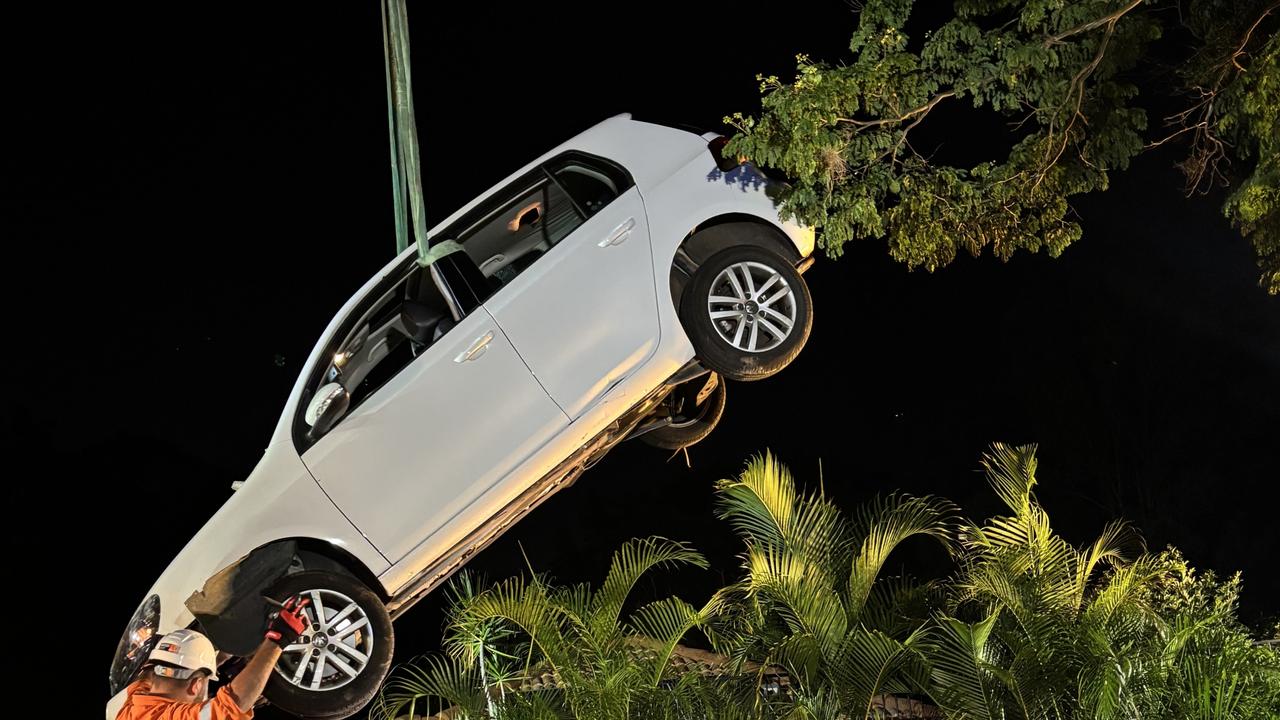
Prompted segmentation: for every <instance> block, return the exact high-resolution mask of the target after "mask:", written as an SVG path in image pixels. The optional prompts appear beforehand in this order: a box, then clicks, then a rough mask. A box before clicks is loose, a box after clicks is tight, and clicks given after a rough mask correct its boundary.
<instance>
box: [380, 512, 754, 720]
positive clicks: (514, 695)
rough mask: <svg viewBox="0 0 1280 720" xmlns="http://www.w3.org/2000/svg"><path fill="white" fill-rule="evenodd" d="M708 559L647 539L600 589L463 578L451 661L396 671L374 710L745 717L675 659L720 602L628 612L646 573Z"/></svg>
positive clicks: (673, 603)
mask: <svg viewBox="0 0 1280 720" xmlns="http://www.w3.org/2000/svg"><path fill="white" fill-rule="evenodd" d="M706 564H707V563H706V560H705V558H703V556H702V555H701V554H699V553H698V552H696V551H695V550H693V549H691V548H690V547H688V546H687V545H685V544H683V543H679V542H673V541H670V540H666V539H663V538H656V537H652V538H647V539H642V540H632V541H630V542H628V543H626V544H624V545H623V546H622V547H621V548H620V549H619V550H618V551H617V552H616V553H615V554H614V557H613V562H612V565H611V567H610V569H609V573H608V575H607V577H606V578H605V581H604V584H603V585H601V586H600V587H599V588H598V589H596V590H592V589H591V587H590V586H589V585H586V584H580V585H571V586H567V587H559V586H555V585H552V584H551V583H550V582H548V581H547V580H546V579H545V578H543V577H539V576H536V575H535V576H533V577H531V578H529V579H525V578H511V579H508V580H504V581H502V582H499V583H497V584H494V585H492V586H490V587H488V588H486V589H483V590H479V591H477V590H475V588H474V586H473V585H472V584H471V583H470V581H469V580H464V581H462V583H461V584H460V586H459V587H460V589H459V590H456V595H455V600H456V604H455V610H454V613H453V615H452V617H451V618H450V622H449V632H448V635H447V637H446V643H445V647H446V650H447V652H448V655H449V657H447V658H446V657H431V658H425V659H422V660H418V661H415V662H413V663H410V664H409V665H408V666H405V667H403V668H399V669H397V671H396V673H395V675H394V676H393V677H392V679H391V680H390V681H389V682H388V683H387V685H386V687H385V688H384V691H383V694H382V697H381V699H380V702H379V703H378V705H377V706H376V707H375V709H374V712H373V713H371V717H373V718H374V720H391V719H392V718H396V717H399V716H400V715H401V714H402V713H408V714H409V715H410V716H411V717H414V716H416V713H418V712H419V711H420V709H422V710H425V711H430V710H429V708H431V707H439V706H452V707H454V708H455V709H454V711H453V717H456V718H459V719H462V718H494V719H495V720H496V719H497V718H501V719H502V720H515V719H517V718H544V717H560V716H564V717H573V718H592V719H593V720H595V719H599V720H611V719H617V720H626V719H630V718H666V717H707V718H711V717H723V718H731V717H739V716H741V715H739V714H738V711H737V707H738V706H737V705H736V704H734V703H731V702H727V700H725V698H724V696H723V693H722V692H721V690H720V689H719V688H718V687H717V686H716V685H718V684H719V683H714V682H706V681H704V680H703V679H702V678H700V677H699V676H698V675H696V674H690V673H684V674H679V673H675V672H673V671H672V666H671V661H672V657H673V653H674V652H675V650H676V648H677V646H678V643H679V642H680V640H681V639H682V638H684V637H685V636H686V635H688V634H689V633H690V632H691V631H692V630H694V629H695V628H699V627H701V626H703V625H705V624H706V622H707V620H708V618H710V617H711V616H712V615H713V614H714V613H715V612H716V609H717V607H718V603H719V601H718V600H717V599H713V600H712V601H711V602H709V603H708V604H707V605H705V606H704V607H702V608H695V607H694V606H692V605H690V604H689V603H687V602H685V601H683V600H681V599H679V598H677V597H668V598H664V599H661V600H657V601H655V602H651V603H649V604H647V605H644V606H643V607H640V608H639V609H637V610H635V611H634V612H632V613H629V614H624V612H623V610H624V607H625V606H626V603H627V600H628V598H629V597H630V595H631V593H632V590H633V589H634V588H635V586H636V583H637V582H638V581H639V580H640V579H641V577H642V576H644V575H645V574H646V573H648V572H650V571H652V570H654V569H658V568H674V567H680V566H694V567H702V568H705V567H706Z"/></svg>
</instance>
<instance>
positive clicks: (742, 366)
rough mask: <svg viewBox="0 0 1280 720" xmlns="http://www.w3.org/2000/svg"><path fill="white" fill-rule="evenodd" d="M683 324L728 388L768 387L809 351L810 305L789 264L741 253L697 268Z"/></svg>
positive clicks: (721, 255) (746, 249)
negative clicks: (733, 384)
mask: <svg viewBox="0 0 1280 720" xmlns="http://www.w3.org/2000/svg"><path fill="white" fill-rule="evenodd" d="M747 274H749V275H750V280H748V278H747ZM780 284H781V285H785V292H782V291H781V290H779V289H778V287H779V285H780ZM761 290H763V292H762V293H760V294H758V295H757V294H756V293H757V292H758V291H761ZM776 293H781V294H780V295H779V296H777V297H775V294H776ZM739 301H740V302H739ZM713 313H718V316H717V317H714V318H713V317H712V314H713ZM734 313H737V314H734ZM680 319H681V322H682V323H683V325H684V329H685V332H686V333H687V334H688V335H689V340H690V342H692V343H693V347H694V351H695V352H696V353H697V356H698V358H699V359H700V360H701V361H702V363H703V365H705V366H706V367H707V368H709V369H711V370H713V371H715V372H717V373H719V374H720V375H721V376H723V377H726V378H728V379H730V380H738V381H752V380H763V379H764V378H767V377H769V376H771V375H774V374H776V373H778V372H779V371H781V370H782V369H783V368H785V367H786V366H787V365H790V364H791V361H792V360H794V359H795V358H796V356H797V355H799V354H800V351H801V350H802V349H803V348H804V345H805V343H806V342H807V341H808V339H809V332H810V330H811V329H812V328H813V300H812V298H811V297H810V295H809V287H808V286H807V285H806V284H805V282H804V279H803V278H802V277H800V273H799V272H798V271H797V270H796V268H795V266H794V265H792V264H791V263H790V262H788V261H787V259H786V258H784V257H782V256H781V255H779V254H777V253H775V252H772V251H770V250H766V249H764V248H760V247H755V246H750V245H739V246H737V247H731V248H728V249H725V250H721V251H720V252H718V253H716V254H714V255H712V256H711V257H709V258H707V260H706V262H704V263H702V265H700V266H699V267H698V270H697V271H696V272H695V273H694V274H693V278H692V279H690V281H689V284H688V285H687V286H686V287H685V289H684V294H683V295H682V297H681V300H680ZM787 323H789V324H787ZM779 331H780V332H779ZM753 332H754V333H755V334H752V333H753ZM779 335H780V337H779ZM753 348H754V349H753Z"/></svg>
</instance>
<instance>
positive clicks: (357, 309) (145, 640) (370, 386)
mask: <svg viewBox="0 0 1280 720" xmlns="http://www.w3.org/2000/svg"><path fill="white" fill-rule="evenodd" d="M723 143H724V139H723V138H721V137H718V136H716V135H715V134H712V133H706V134H702V135H699V134H697V133H695V132H690V131H687V130H684V129H679V128H675V127H669V126H665V125H660V124H656V123H649V122H641V121H639V120H636V119H633V118H632V117H631V115H629V114H623V115H619V116H617V117H613V118H610V119H608V120H606V121H604V122H602V123H600V124H598V125H596V126H595V127H592V128H591V129H589V130H587V131H586V132H584V133H582V134H580V135H578V136H577V137H574V138H573V139H572V140H569V141H568V142H566V143H564V144H563V145H561V146H559V147H557V148H555V149H554V150H552V151H550V152H548V153H546V154H545V155H543V156H542V157H540V158H538V159H537V160H535V161H533V162H531V163H529V164H528V165H527V166H525V167H524V168H523V169H521V170H520V171H518V172H516V173H515V174H513V175H511V176H510V177H508V178H507V179H506V180H504V181H502V182H501V183H499V184H498V185H497V186H495V187H494V188H492V189H491V190H489V191H488V192H486V193H485V194H483V195H482V196H480V197H479V198H477V199H476V200H474V201H473V202H471V203H470V204H469V205H467V206H466V207H464V208H462V209H461V210H459V211H457V212H456V213H454V214H453V215H452V216H450V217H449V218H448V219H446V220H445V221H444V222H442V223H441V224H440V225H438V226H437V227H435V228H434V229H433V230H432V231H431V232H430V233H429V237H430V238H431V245H432V248H433V250H432V252H431V254H430V256H431V257H432V258H433V261H432V262H430V263H429V264H426V265H425V266H424V264H423V263H420V262H419V261H418V254H417V250H416V249H414V248H410V249H409V250H408V251H406V252H404V253H402V254H401V255H400V256H399V257H397V258H395V260H393V261H392V262H390V263H389V264H387V266H386V267H384V268H383V269H382V271H381V272H379V273H378V274H377V275H376V276H374V277H373V278H372V279H370V280H369V281H368V282H367V283H365V285H364V287H362V288H360V290H359V291H358V292H356V293H355V295H354V296H353V297H352V298H351V299H350V300H349V301H348V302H347V303H346V305H344V306H343V308H342V309H341V310H340V311H339V312H338V313H337V315H336V316H335V317H334V319H333V321H332V322H330V323H329V326H328V328H327V329H326V330H325V332H324V335H323V337H321V339H320V341H319V342H318V343H317V344H316V347H315V349H314V350H313V351H312V353H311V356H310V358H309V359H308V360H307V363H306V365H305V367H304V369H303V372H302V375H301V377H299V378H298V380H297V382H296V383H295V384H294V387H293V391H292V392H291V393H290V395H289V400H288V402H287V403H286V404H285V407H284V412H283V414H282V415H281V416H280V420H279V423H278V424H277V425H276V429H275V432H274V434H273V435H272V438H271V442H270V444H269V446H268V447H267V449H266V451H265V453H264V455H263V457H262V460H261V461H260V462H259V463H258V465H257V467H256V468H255V469H254V471H253V472H252V473H251V474H250V476H249V477H248V479H246V480H245V481H244V482H243V483H236V486H237V487H238V489H237V490H236V492H235V493H234V494H232V495H231V497H230V498H229V499H228V500H227V501H226V503H224V504H223V506H222V508H221V509H219V510H218V512H217V513H216V514H214V516H213V517H212V518H210V519H209V521H208V522H207V523H206V524H205V525H204V527H203V528H202V529H201V530H200V532H199V533H197V534H196V536H195V537H194V538H192V539H191V541H190V542H189V543H187V545H186V547H185V548H183V550H182V551H181V552H180V553H179V554H178V556H177V557H176V558H174V559H173V561H172V562H171V563H170V565H169V566H168V568H167V569H166V570H165V571H164V573H163V574H162V575H161V576H160V578H159V580H157V581H156V583H155V585H154V586H153V587H152V588H151V590H150V591H149V592H148V593H147V594H146V596H145V598H144V599H143V601H142V604H141V605H140V606H139V608H138V610H137V612H136V613H135V614H134V617H133V618H132V619H131V620H130V621H129V624H128V626H127V628H126V630H125V633H124V636H123V637H122V638H121V640H120V645H119V647H118V649H117V653H116V657H115V661H114V663H113V664H112V667H111V671H110V684H111V693H112V694H113V697H112V698H111V700H110V701H109V702H108V705H107V718H108V720H114V716H115V714H116V713H117V712H118V710H119V707H120V706H121V704H122V703H123V700H124V688H125V686H126V685H127V683H128V682H129V681H130V680H131V679H132V678H133V677H134V675H135V673H136V672H137V670H138V668H139V667H140V665H141V662H142V661H143V659H144V658H145V654H146V652H147V651H148V650H149V648H150V643H151V642H153V641H154V639H155V638H157V637H158V636H159V635H161V634H163V633H165V632H168V631H171V630H175V629H178V628H184V627H195V628H198V629H201V630H202V631H204V632H205V633H206V634H208V635H209V636H210V638H211V639H212V640H213V642H214V644H215V645H216V646H217V647H218V648H219V650H221V651H222V652H224V653H226V654H227V655H228V664H227V665H226V666H224V667H225V670H226V671H227V672H234V670H235V667H234V665H235V664H236V663H238V662H242V660H241V659H240V657H241V656H243V655H246V654H249V653H250V652H251V651H252V650H253V649H254V648H255V647H256V646H257V643H258V642H259V641H260V639H261V636H262V630H263V618H264V617H265V615H266V613H267V605H266V601H265V600H264V595H266V596H270V597H274V598H277V599H279V598H282V597H284V596H286V595H289V594H293V593H299V592H300V593H305V594H307V595H308V596H310V597H311V598H312V608H313V614H312V627H313V632H310V633H309V634H308V635H305V636H303V637H302V638H299V641H298V643H297V644H295V645H293V646H290V647H289V648H286V651H285V653H284V654H283V656H282V657H281V660H280V662H279V664H278V665H277V667H276V672H275V674H274V676H273V677H272V679H271V681H270V683H269V684H268V686H267V690H266V695H265V696H266V698H267V699H268V700H269V701H270V702H271V703H273V704H275V705H277V706H279V707H281V708H283V709H285V710H287V711H289V712H291V713H293V714H295V715H298V716H300V717H311V718H320V717H325V718H339V717H346V716H348V715H350V714H352V713H354V712H356V711H357V710H359V709H360V708H361V707H363V706H364V705H365V704H366V703H367V702H368V701H369V700H370V699H371V698H372V697H373V695H374V694H375V693H376V692H377V690H378V688H379V685H380V683H381V681H382V680H383V678H384V677H385V675H386V673H387V671H388V669H389V666H390V663H391V656H392V645H393V633H392V627H391V621H392V619H394V618H395V617H396V616H397V615H399V614H400V613H403V612H404V611H405V610H407V609H408V608H409V607H410V606H411V605H413V604H414V603H415V602H416V601H417V600H418V599H420V598H421V597H423V596H424V595H425V594H426V593H428V592H430V591H431V590H432V589H434V588H436V587H438V586H439V585H440V584H441V583H442V582H443V581H444V580H446V579H447V578H448V577H449V576H450V575H451V574H452V573H453V572H455V571H456V570H458V569H459V568H460V567H461V566H462V565H463V564H464V563H466V562H467V560H468V559H469V558H470V557H472V556H473V555H474V554H475V553H476V552H478V551H479V550H481V549H482V548H484V547H485V546H486V545H487V544H489V543H490V542H492V541H493V540H494V539H495V538H496V537H498V536H499V535H500V534H501V533H502V532H503V531H505V530H506V529H508V528H510V527H511V526H512V525H513V524H514V523H516V522H517V521H518V520H519V519H520V518H521V517H523V516H524V515H525V514H527V513H528V512H529V511H530V510H532V509H533V508H535V507H536V506H537V505H538V504H539V503H541V502H542V501H543V500H545V499H547V498H548V497H549V496H550V495H551V494H552V493H554V492H556V491H557V490H559V489H561V488H563V487H566V486H567V485H569V484H570V483H572V482H573V481H574V480H575V479H576V478H577V476H578V475H579V474H580V473H581V472H582V471H583V469H584V468H586V467H589V466H590V465H591V464H592V463H594V462H595V461H597V460H598V459H599V458H600V457H601V456H602V455H603V454H604V453H605V452H607V451H608V450H609V449H610V448H611V447H612V446H614V445H615V444H617V443H618V442H620V441H622V440H624V439H627V438H629V437H636V436H639V437H641V438H643V439H647V440H649V441H650V442H651V443H652V444H655V445H659V446H661V447H667V448H679V447H683V446H687V445H689V444H692V443H693V442H696V441H697V440H699V439H701V438H702V437H703V436H705V435H706V434H707V433H708V432H710V429H711V427H713V426H714V425H715V422H716V421H717V420H718V419H719V417H720V413H721V411H722V410H723V408H724V397H725V395H724V393H725V390H724V385H725V384H724V382H723V381H722V378H729V379H733V380H755V379H760V378H763V377H767V376H769V375H772V374H773V373H776V372H778V371H779V370H781V369H782V368H783V367H785V366H786V365H787V364H788V363H789V362H790V361H791V360H792V359H793V358H795V357H796V355H797V354H798V353H799V352H800V349H801V348H802V347H803V345H804V343H805V341H806V339H807V338H808V335H809V329H810V327H811V324H812V317H813V314H812V305H811V301H810V296H809V291H808V289H807V287H806V286H805V283H804V281H803V279H802V278H801V276H800V272H802V271H803V270H804V269H805V268H807V267H808V265H809V264H810V263H811V262H812V257H811V256H812V253H813V249H814V233H813V231H812V229H810V228H806V227H803V226H801V225H799V224H796V223H793V222H789V221H787V220H785V219H783V218H782V217H780V216H779V212H778V209H777V205H776V202H775V199H774V198H776V193H773V192H771V190H772V189H775V187H776V186H774V185H773V183H772V182H771V181H770V180H768V179H767V178H766V177H765V176H764V175H763V174H762V173H761V172H760V171H759V170H757V169H756V168H755V167H753V166H752V165H751V164H749V163H742V164H739V163H737V162H734V161H732V160H728V159H726V158H724V157H723V156H722V155H721V153H720V149H721V147H722V146H723Z"/></svg>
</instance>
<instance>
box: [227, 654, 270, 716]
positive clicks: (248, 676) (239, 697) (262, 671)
mask: <svg viewBox="0 0 1280 720" xmlns="http://www.w3.org/2000/svg"><path fill="white" fill-rule="evenodd" d="M280 652H281V648H280V646H279V645H277V644H276V643H275V642H273V641H271V640H263V641H262V644H261V645H259V646H258V649H257V650H256V651H254V653H253V659H251V660H250V661H249V664H248V665H245V666H244V669H243V670H241V671H240V674H238V675H236V676H235V678H234V679H232V681H231V683H230V684H229V685H228V686H227V689H228V690H230V691H231V694H232V695H233V696H234V697H235V700H236V705H238V706H239V707H240V711H241V712H246V713H247V712H249V711H250V710H252V709H253V705H254V703H256V702H258V698H259V697H260V696H261V695H262V689H263V688H265V687H266V686H267V680H268V679H269V678H270V677H271V669H272V668H274V667H275V666H276V660H279V659H280Z"/></svg>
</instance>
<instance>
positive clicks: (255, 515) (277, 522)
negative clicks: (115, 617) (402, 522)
mask: <svg viewBox="0 0 1280 720" xmlns="http://www.w3.org/2000/svg"><path fill="white" fill-rule="evenodd" d="M293 538H314V539H317V540H322V541H324V542H327V543H329V544H331V545H333V546H335V547H338V548H342V549H343V550H345V551H347V552H349V553H350V554H351V555H352V556H354V557H355V558H356V559H357V560H359V561H360V562H361V563H363V564H364V565H365V566H366V567H367V568H369V570H370V571H372V572H373V573H374V574H378V573H380V572H382V571H384V570H385V569H386V568H387V567H389V566H390V563H389V562H387V559H386V558H385V557H383V556H382V554H381V553H379V552H378V551H377V549H376V548H375V547H374V546H373V544H372V543H370V542H369V540H368V539H366V538H365V537H364V535H362V534H361V533H360V531H359V530H357V529H356V527H355V526H354V525H352V524H351V522H350V521H349V520H347V518H346V517H345V516H344V515H343V514H342V512H340V511H339V510H338V507H337V506H336V505H334V504H333V501H331V500H330V499H329V498H328V496H326V495H325V493H324V491H323V490H322V489H321V488H320V486H319V485H317V484H316V481H315V479H314V478H312V477H311V474H310V473H309V472H307V469H306V467H305V466H303V464H302V461H301V460H300V459H299V458H298V455H297V453H296V452H295V451H294V449H293V444H292V443H291V442H286V443H282V444H281V443H277V444H275V445H272V446H270V447H268V448H267V451H266V452H265V453H264V454H263V456H262V459H261V460H260V461H259V462H258V465H257V467H255V468H254V470H253V472H252V473H250V475H249V477H248V479H246V480H245V482H244V485H243V486H242V487H241V488H240V489H239V490H238V491H237V492H235V493H234V494H232V496H231V497H230V498H228V499H227V501H226V502H225V503H223V505H222V507H221V508H219V510H218V511H217V512H216V513H215V514H214V515H213V517H212V518H210V519H209V521H208V522H206V523H205V525H204V527H202V528H201V529H200V531H199V532H197V533H196V534H195V536H194V537H192V538H191V540H190V542H188V543H187V544H186V546H185V547H183V549H182V550H181V551H180V552H179V553H178V555H177V556H176V557H174V559H173V561H172V562H170V563H169V566H168V568H166V569H165V571H164V572H163V573H161V574H160V577H159V579H157V580H156V582H155V584H154V585H153V586H152V587H151V589H150V590H149V591H148V592H147V593H146V595H143V598H146V597H149V596H151V595H152V594H156V595H159V596H160V627H159V631H160V632H162V633H165V632H169V631H171V630H177V629H179V628H184V627H187V626H188V625H190V624H191V621H192V620H194V616H193V615H192V614H191V612H190V611H189V610H187V608H186V605H184V604H183V603H184V602H185V601H186V599H187V598H188V597H189V596H190V595H191V593H193V592H195V591H196V590H199V589H200V588H201V587H203V586H204V583H205V581H206V580H207V579H209V578H210V577H212V576H213V575H214V574H216V573H217V572H219V571H220V570H222V569H224V568H226V567H228V566H229V565H231V564H232V563H234V562H235V561H237V560H239V559H240V558H242V557H244V556H246V555H248V554H249V553H251V552H252V551H254V550H255V549H257V548H259V547H262V546H264V545H268V544H270V543H272V542H276V541H279V540H289V539H293ZM143 598H139V602H141V600H142V599H143Z"/></svg>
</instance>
